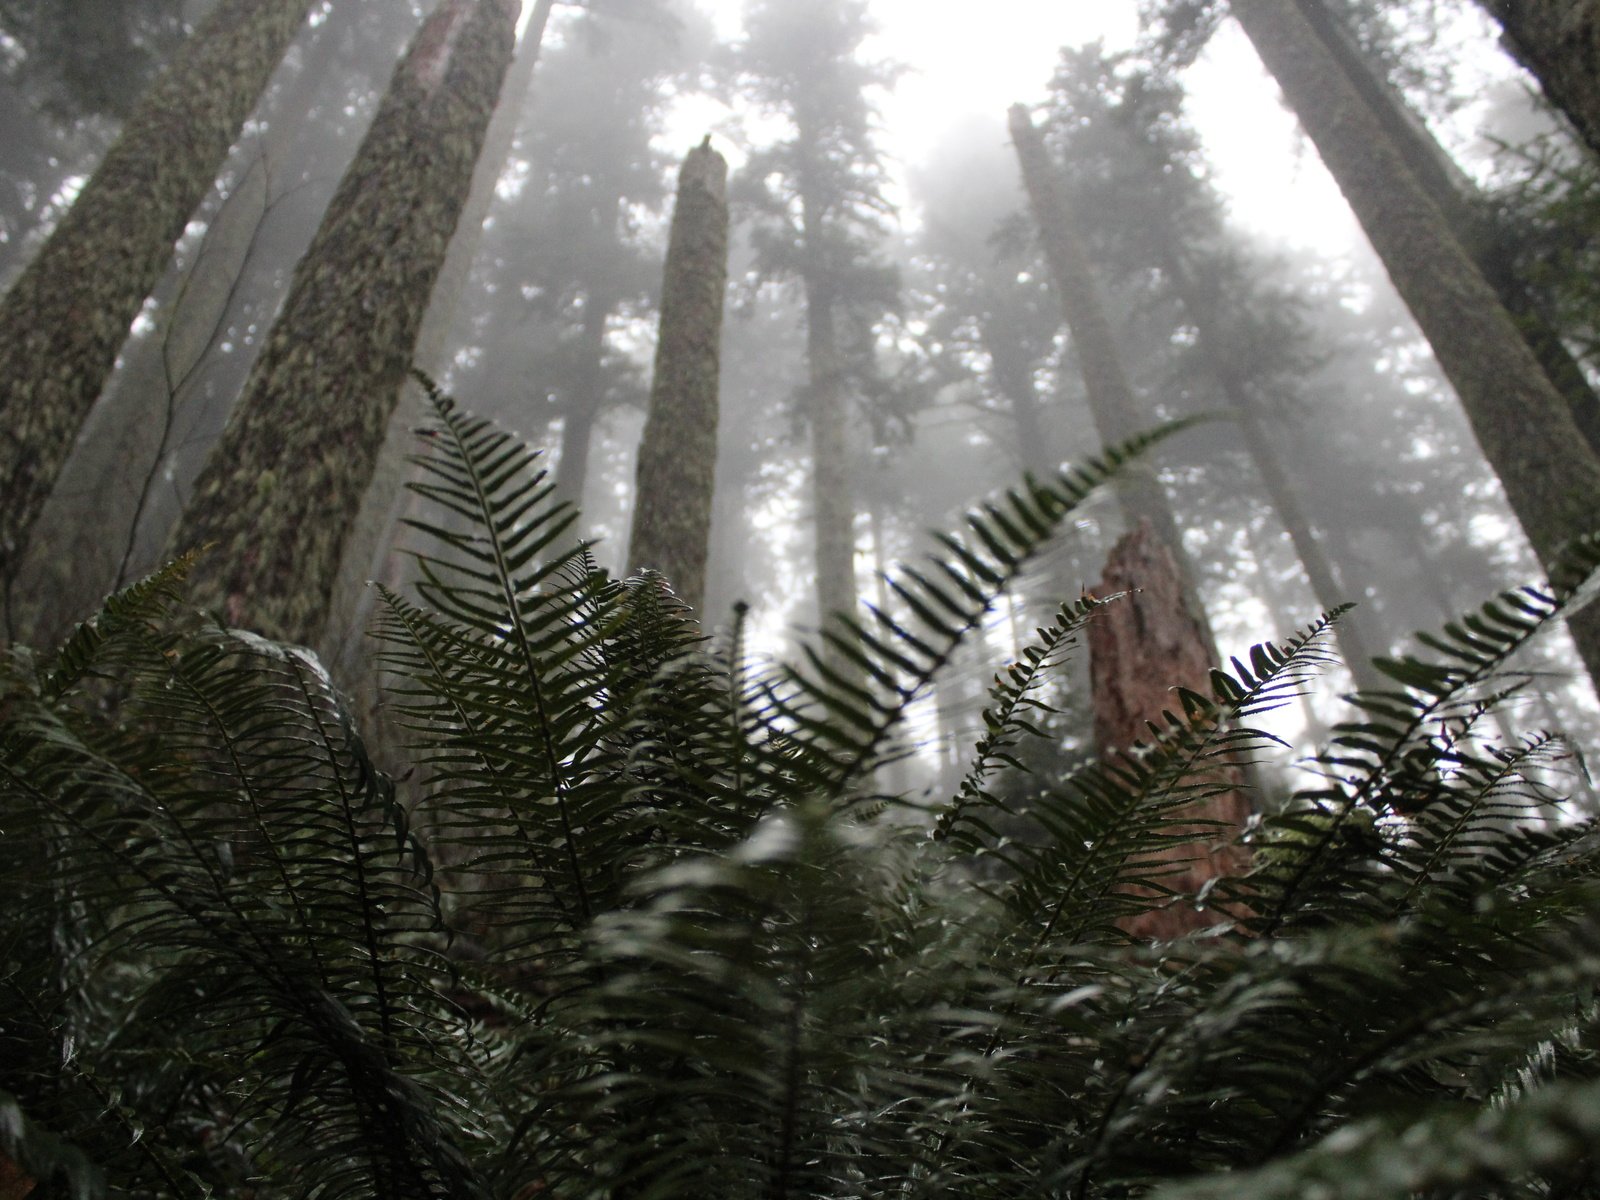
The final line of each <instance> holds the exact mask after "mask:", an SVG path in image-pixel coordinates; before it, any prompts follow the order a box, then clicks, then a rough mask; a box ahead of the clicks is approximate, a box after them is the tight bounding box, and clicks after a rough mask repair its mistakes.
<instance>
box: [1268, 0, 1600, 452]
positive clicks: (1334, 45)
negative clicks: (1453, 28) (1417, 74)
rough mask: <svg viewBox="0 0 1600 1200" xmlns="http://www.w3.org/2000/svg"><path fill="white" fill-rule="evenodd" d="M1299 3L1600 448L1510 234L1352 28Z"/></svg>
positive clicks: (1569, 363)
mask: <svg viewBox="0 0 1600 1200" xmlns="http://www.w3.org/2000/svg"><path fill="white" fill-rule="evenodd" d="M1299 6H1300V10H1301V12H1303V13H1304V14H1305V17H1306V20H1307V21H1308V22H1309V23H1310V25H1311V27H1312V28H1313V29H1314V30H1316V32H1317V36H1318V37H1319V38H1321V39H1322V43H1323V45H1325V46H1326V47H1327V49H1328V53H1329V54H1331V55H1332V56H1333V59H1334V61H1335V62H1337V63H1338V64H1339V69H1340V70H1342V71H1343V72H1344V74H1345V78H1347V79H1348V80H1349V81H1350V83H1351V85H1352V86H1354V87H1355V89H1356V90H1357V91H1358V92H1360V93H1361V98H1362V99H1363V100H1364V101H1365V102H1366V105H1367V107H1368V109H1370V110H1371V112H1372V115H1373V116H1374V117H1376V118H1377V120H1378V123H1379V124H1380V125H1382V126H1383V130H1384V132H1385V133H1386V134H1388V136H1389V139H1390V141H1391V142H1392V143H1393V145H1394V148H1395V149H1396V150H1397V151H1398V152H1399V153H1400V156H1401V157H1402V158H1403V159H1405V163H1406V166H1408V167H1410V168H1411V173H1412V175H1414V176H1415V177H1416V180H1417V183H1418V184H1420V185H1421V186H1422V189H1423V190H1424V191H1426V192H1427V193H1428V195H1429V197H1431V198H1432V200H1433V202H1434V203H1435V204H1437V205H1438V206H1439V211H1440V213H1441V214H1443V216H1444V219H1445V221H1446V222H1448V224H1449V226H1450V231H1451V233H1453V234H1454V235H1455V238H1456V241H1458V242H1460V243H1461V247H1462V249H1464V250H1465V251H1466V252H1467V254H1468V255H1469V256H1470V257H1471V258H1472V261H1473V262H1474V263H1476V264H1477V266H1478V270H1480V271H1482V272H1483V277H1484V279H1485V280H1487V281H1488V284H1489V286H1490V287H1492V288H1493V289H1494V292H1495V295H1497V296H1498V297H1499V298H1500V303H1501V304H1503V305H1505V308H1506V311H1507V312H1509V313H1510V314H1511V315H1512V317H1513V318H1515V320H1516V325H1517V331H1518V332H1519V333H1520V334H1521V335H1522V339H1523V340H1524V341H1525V342H1527V343H1528V349H1530V350H1532V351H1533V354H1534V357H1535V358H1537V359H1538V360H1539V365H1540V367H1542V368H1543V370H1544V373H1545V375H1546V376H1548V377H1549V379H1550V382H1551V383H1552V384H1554V385H1555V388H1556V390H1557V391H1559V392H1560V393H1561V394H1562V395H1563V396H1564V397H1566V401H1567V405H1568V407H1569V408H1570V409H1571V410H1572V419H1573V420H1574V421H1575V422H1576V423H1577V426H1578V429H1579V430H1580V431H1581V432H1582V434H1583V436H1584V438H1585V439H1586V440H1587V441H1588V443H1589V445H1590V447H1591V448H1592V449H1594V450H1595V451H1596V452H1597V453H1600V395H1597V394H1596V393H1595V390H1594V388H1593V387H1591V386H1590V384H1589V380H1588V377H1587V376H1586V375H1585V373H1584V370H1583V367H1582V366H1580V365H1579V363H1578V361H1577V360H1576V359H1575V358H1573V356H1572V352H1571V351H1570V350H1568V349H1567V347H1566V344H1565V343H1564V342H1563V341H1562V340H1561V334H1560V332H1559V331H1558V330H1557V329H1556V328H1555V326H1554V325H1552V324H1551V322H1550V319H1549V317H1548V316H1546V314H1545V313H1544V312H1542V311H1541V310H1540V308H1539V306H1538V304H1537V303H1536V302H1535V301H1534V298H1533V296H1532V295H1531V294H1530V292H1529V291H1528V287H1527V285H1526V283H1524V282H1523V280H1522V279H1521V277H1520V276H1519V275H1518V274H1517V271H1516V268H1515V265H1514V264H1513V262H1512V261H1511V253H1510V251H1509V250H1508V248H1507V247H1506V245H1505V239H1504V237H1503V236H1502V234H1501V232H1500V230H1499V229H1498V228H1497V227H1496V225H1495V222H1494V221H1493V220H1492V219H1490V217H1489V216H1488V211H1487V207H1486V204H1485V202H1484V199H1483V196H1482V194H1481V193H1480V192H1479V190H1478V187H1477V185H1476V184H1475V183H1473V181H1472V179H1471V177H1470V176H1468V175H1467V174H1466V173H1465V172H1464V171H1462V170H1461V169H1460V168H1459V167H1458V166H1456V164H1455V161H1454V160H1453V159H1452V158H1451V157H1450V155H1449V154H1448V153H1447V152H1446V151H1445V149H1444V147H1443V146H1441V145H1439V143H1438V141H1437V140H1436V139H1435V138H1434V136H1433V135H1432V134H1431V133H1429V132H1428V127H1427V126H1426V125H1425V124H1424V123H1423V122H1422V120H1421V119H1420V118H1419V117H1418V116H1417V115H1416V114H1415V113H1414V112H1412V111H1411V109H1410V107H1409V106H1408V105H1407V104H1406V102H1405V99H1404V97H1402V96H1401V95H1399V94H1398V93H1397V92H1396V91H1395V89H1394V87H1393V85H1391V84H1390V83H1389V81H1388V80H1387V79H1385V78H1383V76H1382V75H1380V74H1379V73H1378V72H1377V71H1376V70H1375V69H1374V68H1373V66H1372V64H1371V63H1370V62H1368V61H1367V58H1366V56H1365V55H1364V54H1363V53H1362V52H1361V48H1360V47H1359V46H1358V45H1357V44H1356V42H1355V40H1354V38H1352V37H1351V35H1350V32H1349V30H1348V29H1346V28H1345V27H1344V25H1343V24H1342V23H1341V22H1340V20H1339V19H1338V17H1337V16H1336V15H1335V14H1334V13H1332V12H1331V11H1329V9H1328V4H1327V0H1299Z"/></svg>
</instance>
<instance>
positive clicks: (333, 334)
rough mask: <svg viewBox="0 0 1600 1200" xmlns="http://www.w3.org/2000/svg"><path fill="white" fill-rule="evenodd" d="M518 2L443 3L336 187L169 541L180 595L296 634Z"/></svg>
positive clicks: (334, 559) (455, 212)
mask: <svg viewBox="0 0 1600 1200" xmlns="http://www.w3.org/2000/svg"><path fill="white" fill-rule="evenodd" d="M518 8H519V3H518V0H443V2H442V3H441V4H440V5H439V7H438V8H436V9H435V10H434V12H433V14H432V15H431V16H430V17H429V18H428V20H427V21H426V22H425V23H424V24H423V27H422V29H421V31H420V32H419V33H418V35H417V37H416V39H415V40H414V41H413V42H412V45H411V47H410V49H409V50H408V51H407V53H406V56H405V58H404V60H403V61H402V62H401V64H400V66H399V68H398V69H397V70H396V72H395V75H394V78H393V80H392V81H391V83H390V86H389V90H388V92H387V94H386V95H385V97H384V99H383V102H382V104H381V105H380V107H379V110H378V113H377V115H376V116H375V117H374V119H373V123H372V127H371V129H370V130H369V131H368V133H367V136H366V138H365V139H364V140H363V142H362V144H361V148H360V149H359V150H358V151H357V152H356V157H355V160H354V162H352V164H351V165H350V168H349V169H348V170H347V171H346V173H345V176H344V178H343V179H342V180H341V181H340V184H339V189H338V191H337V192H336V193H335V194H334V197H333V200H332V202H331V203H330V204H329V207H328V213H327V215H326V217H325V218H324V219H323V222H322V225H321V227H320V228H319V229H318V231H317V234H316V237H315V238H314V239H313V240H312V243H311V247H310V249H309V250H308V251H307V254H306V257H305V258H304V259H303V260H302V261H301V263H300V265H299V267H298V268H296V271H295V275H294V280H293V282H292V283H291V285H290V289H289V295H288V297H287V299H286V300H285V302H284V307H283V311H282V313H281V314H280V315H279V317H278V320H277V321H276V322H275V323H274V325H273V328H272V332H271V334H270V335H269V336H268V339H267V343H266V346H265V347H264V349H263V351H262V354H261V357H260V359H259V360H258V361H257V363H256V365H255V368H254V369H253V370H252V372H251V376H250V379H249V381H248V382H247V383H246V385H245V389H244V394H243V396H242V397H241V399H240V402H239V404H238V407H237V409H236V410H235V413H234V416H233V419H232V420H231V421H230V423H229V425H228V428H227V430H226V431H225V432H224V433H223V436H222V439H221V441H220V442H219V444H218V446H217V447H216V448H215V449H214V450H213V452H212V454H211V457H210V458H209V459H208V460H207V463H206V466H205V468H204V469H203V470H202V472H201V474H200V478H199V480H198V481H197V483H196V487H195V495H194V498H193V500H192V501H191V503H190V506H189V509H188V511H187V512H186V513H185V514H184V517H183V519H182V520H181V521H180V522H179V525H178V528H177V530H176V532H175V534H174V538H173V548H174V549H175V550H185V549H188V548H191V547H200V546H206V545H214V548H213V549H212V550H211V551H210V553H209V554H207V555H206V557H205V558H204V559H203V560H202V562H201V563H200V564H199V565H198V566H197V569H196V573H195V576H194V581H193V582H194V588H195V594H196V598H197V599H198V600H200V601H201V602H202V603H205V604H209V605H213V606H216V607H217V608H219V609H221V610H222V612H223V613H224V615H225V617H226V619H227V620H228V621H229V622H231V623H234V624H246V625H249V626H251V627H253V628H256V629H259V630H261V631H262V632H265V633H267V634H269V635H271V636H275V637H280V638H284V639H287V640H291V641H298V642H310V641H312V640H314V639H315V638H316V637H317V636H318V635H319V634H320V633H321V632H322V628H323V624H324V621H325V618H326V613H327V607H328V600H329V595H330V593H331V591H332V588H333V583H334V576H335V573H336V571H337V569H338V564H339V553H340V549H341V546H342V544H343V541H344V538H345V534H346V532H347V530H348V529H349V527H350V524H351V522H352V521H353V520H354V517H355V514H356V510H357V507H358V505H359V503H360V500H361V496H362V493H363V492H364V491H365V489H366V487H367V485H368V483H369V482H370V480H371V477H372V472H373V468H374V464H375V462H376V459H377V455H378V452H379V449H380V447H381V445H382V441H383V437H384V432H385V430H386V428H387V426H388V422H389V417H390V415H391V413H392V412H393V411H394V406H395V403H396V401H397V399H398V396H399V390H400V386H401V384H402V382H403V381H404V379H405V374H406V368H407V366H408V365H409V361H410V356H411V352H412V349H413V347H414V345H415V343H416V338H417V334H418V330H419V328H420V326H421V323H422V317H423V313H424V310H425V309H426V307H427V303H428V297H429V294H430V292H431V291H432V288H433V285H434V282H435V280H436V279H437V277H438V273H439V270H440V266H441V264H442V263H443V260H444V256H445V251H446V248H447V247H448V245H449V242H450V237H451V235H452V234H453V233H454V231H455V227H456V223H457V220H458V218H459V216H460V213H461V210H462V207H463V205H464V203H465V200H466V194H467V191H468V188H469V187H470V185H471V180H472V173H473V167H474V165H475V163H476V162H477V159H478V157H479V151H480V149H481V147H482V144H483V138H484V132H485V129H486V127H487V126H488V123H489V116H490V113H491V112H492V111H493V110H494V107H495V102H496V99H497V97H498V95H499V91H500V86H501V82H502V80H503V78H504V76H505V72H506V67H507V65H508V63H509V62H510V59H511V52H512V46H513V41H514V36H515V28H516V18H517V13H518Z"/></svg>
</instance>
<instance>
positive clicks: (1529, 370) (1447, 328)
mask: <svg viewBox="0 0 1600 1200" xmlns="http://www.w3.org/2000/svg"><path fill="white" fill-rule="evenodd" d="M1233 13H1234V16H1235V17H1236V18H1237V20H1238V21H1239V23H1240V25H1241V26H1243V28H1244V31H1245V33H1246V35H1247V36H1249V38H1250V40H1251V42H1252V43H1253V44H1254V45H1255V47H1256V51H1257V53H1258V54H1260V56H1261V60H1262V62H1263V63H1265V64H1266V66H1267V69H1268V70H1270V71H1271V72H1272V74H1273V75H1274V76H1275V77H1276V78H1277V80H1278V83H1279V85H1280V86H1281V87H1282V89H1283V91H1284V94H1285V96H1286V97H1287V99H1288V101H1289V103H1290V105H1291V106H1292V107H1293V108H1294V110H1295V112H1296V113H1297V114H1298V116H1299V118H1300V122H1301V124H1302V125H1303V126H1304V128H1305V130H1306V132H1307V133H1308V134H1309V135H1310V137H1311V140H1312V141H1313V142H1314V143H1315V144H1316V147H1317V150H1318V152H1319V153H1320V155H1321V156H1322V160H1323V162H1324V163H1325V164H1326V165H1327V167H1328V169H1329V171H1330V172H1331V173H1332V174H1333V177H1334V179H1335V180H1336V181H1337V182H1338V184H1339V187H1340V190H1341V191H1343V192H1344V195H1345V199H1346V200H1348V201H1349V203H1350V207H1351V208H1352V209H1353V210H1354V212H1355V214H1356V216H1357V218H1358V219H1359V220H1360V221H1361V224H1362V227H1363V228H1364V229H1365V230H1366V233H1367V237H1368V239H1369V240H1370V241H1371V242H1372V245H1373V248H1374V249H1375V250H1376V251H1377V252H1378V255H1379V257H1380V258H1382V260H1383V263H1384V266H1385V267H1386V268H1387V270H1388V272H1389V277H1390V279H1391V280H1392V281H1393V282H1394V285H1395V288H1396V290H1397V291H1398V292H1399V293H1400V296H1401V298H1402V299H1404V300H1405V302H1406V305H1407V306H1408V307H1409V308H1410V309H1411V312H1412V315H1413V316H1414V317H1415V318H1416V320H1417V324H1418V325H1419V326H1420V327H1421V328H1422V332H1423V334H1424V335H1425V336H1426V337H1427V339H1428V341H1429V342H1430V343H1431V344H1432V346H1433V350H1434V354H1435V356H1436V357H1437V358H1438V360H1439V365H1440V367H1441V368H1442V369H1443V370H1444V372H1445V374H1446V376H1447V377H1448V378H1449V380H1450V382H1451V385H1452V386H1453V387H1454V388H1455V390H1456V394H1457V395H1458V396H1459V397H1460V398H1461V402H1462V405H1463V407H1464V408H1465V410H1466V413H1467V418H1468V420H1469V421H1470V422H1471V424H1472V428H1473V432H1474V433H1475V434H1476V435H1477V439H1478V443H1479V445H1480V446H1481V447H1482V448H1483V450H1484V453H1485V455H1486V456H1487V458H1488V460H1489V462H1490V464H1491V465H1493V467H1494V468H1495V470H1496V471H1497V472H1498V474H1499V476H1500V481H1501V484H1502V485H1503V486H1504V488H1505V492H1506V498H1507V499H1508V500H1509V501H1510V503H1511V508H1512V510H1513V511H1514V512H1515V513H1516V514H1517V517H1518V519H1519V520H1520V521H1521V522H1522V527H1523V529H1524V530H1525V531H1526V532H1527V535H1528V540H1529V541H1530V542H1531V543H1532V544H1533V548H1534V550H1535V551H1536V552H1537V553H1538V555H1539V557H1540V559H1541V561H1543V562H1544V563H1545V565H1546V566H1547V567H1548V566H1549V565H1551V564H1552V563H1553V562H1554V561H1555V560H1556V558H1557V557H1558V556H1559V555H1560V553H1561V551H1562V548H1563V547H1564V546H1565V545H1566V544H1567V543H1568V542H1569V541H1570V540H1571V539H1572V538H1574V537H1576V536H1578V535H1580V534H1583V533H1587V532H1589V531H1590V530H1591V529H1593V528H1594V527H1595V524H1596V516H1597V512H1600V462H1597V461H1596V459H1595V457H1594V455H1593V453H1592V452H1591V451H1590V450H1589V449H1588V446H1587V445H1586V443H1585V442H1584V440H1583V437H1582V435H1581V434H1580V433H1579V432H1578V428H1577V426H1576V424H1575V423H1574V422H1573V418H1572V414H1571V413H1570V412H1569V411H1568V409H1567V405H1566V402H1565V400H1564V399H1563V397H1562V396H1561V394H1560V393H1559V392H1557V391H1556V390H1555V388H1554V387H1553V386H1552V385H1551V384H1550V381H1549V380H1548V379H1547V378H1546V377H1545V375H1544V372H1543V371H1542V370H1541V369H1540V366H1539V362H1538V360H1537V359H1536V358H1534V356H1533V354H1532V352H1531V351H1530V350H1529V349H1528V347H1527V345H1526V343H1524V342H1523V340H1522V337H1521V335H1520V334H1519V333H1518V332H1517V328H1516V326H1515V324H1513V322H1512V320H1511V318H1510V316H1509V315H1508V314H1507V313H1506V311H1505V309H1504V307H1503V306H1502V305H1501V304H1500V302H1499V298H1498V297H1497V296H1496V295H1495V293H1494V291H1493V289H1492V288H1490V286H1489V285H1488V283H1487V282H1486V281H1485V280H1484V278H1483V275H1482V273H1481V272H1480V271H1479V270H1478V269H1477V267H1476V266H1475V265H1474V264H1473V262H1472V261H1471V259H1470V258H1469V257H1468V256H1467V254H1466V252H1465V251H1464V250H1463V249H1462V248H1461V246H1460V244H1459V243H1458V242H1457V241H1456V239H1455V238H1454V237H1453V236H1452V235H1451V233H1450V230H1449V227H1448V225H1447V224H1446V223H1445V220H1444V218H1443V216H1442V215H1441V214H1440V212H1439V209H1438V206H1437V205H1435V204H1434V202H1433V201H1432V199H1430V198H1429V196H1428V195H1427V193H1426V192H1425V191H1424V190H1423V188H1422V187H1421V185H1420V184H1418V183H1417V181H1416V177H1415V176H1414V175H1413V174H1412V173H1411V171H1410V169H1409V168H1407V166H1406V165H1405V162H1404V160H1403V159H1402V158H1401V156H1400V155H1399V154H1398V153H1397V152H1396V151H1395V150H1394V148H1393V147H1392V146H1391V145H1390V143H1389V140H1388V138H1387V137H1385V136H1384V132H1383V128H1382V126H1381V125H1380V124H1379V123H1378V121H1377V119H1376V118H1375V117H1373V115H1372V113H1371V110H1370V109H1368V108H1367V106H1366V104H1365V103H1364V102H1363V101H1362V99H1361V96H1360V94H1359V92H1357V91H1356V89H1355V88H1354V87H1352V86H1351V85H1350V83H1349V81H1348V80H1347V79H1346V78H1345V77H1344V75H1343V73H1342V72H1341V71H1340V70H1339V69H1338V65H1337V64H1336V63H1335V62H1334V61H1333V59H1332V58H1331V56H1330V55H1329V54H1328V52H1327V50H1326V48H1325V47H1324V46H1323V44H1322V42H1321V41H1320V39H1318V37H1317V36H1316V33H1315V31H1314V30H1313V29H1312V28H1311V26H1310V25H1309V24H1308V23H1307V22H1306V20H1305V17H1304V15H1303V14H1302V13H1301V12H1300V10H1299V9H1298V8H1297V7H1295V6H1294V5H1291V4H1284V3H1281V0H1233ZM1571 626H1572V632H1573V636H1574V638H1575V639H1576V641H1577V643H1578V649H1579V652H1580V654H1581V655H1582V658H1583V661H1584V663H1585V664H1586V665H1587V667H1588V669H1589V673H1590V675H1591V676H1595V677H1600V611H1597V610H1596V609H1594V608H1592V607H1591V608H1589V609H1587V610H1585V611H1584V612H1582V613H1580V614H1579V615H1578V616H1577V617H1576V618H1574V619H1573V621H1572V622H1571Z"/></svg>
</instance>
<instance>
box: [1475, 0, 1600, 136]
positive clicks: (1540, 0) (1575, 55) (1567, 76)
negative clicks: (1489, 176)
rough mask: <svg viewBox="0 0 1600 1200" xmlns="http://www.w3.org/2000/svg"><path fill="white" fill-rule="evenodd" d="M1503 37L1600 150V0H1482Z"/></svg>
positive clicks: (1581, 134) (1579, 131) (1578, 129)
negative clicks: (1501, 31)
mask: <svg viewBox="0 0 1600 1200" xmlns="http://www.w3.org/2000/svg"><path fill="white" fill-rule="evenodd" d="M1483 3H1484V7H1485V8H1487V9H1488V10H1489V11H1490V12H1491V13H1493V14H1494V16H1495V19H1496V20H1498V21H1499V22H1500V27H1501V28H1502V29H1503V30H1505V43H1506V46H1507V47H1508V48H1509V49H1510V51H1511V52H1512V54H1514V55H1515V56H1516V57H1517V58H1518V59H1519V60H1520V61H1521V62H1522V64H1523V65H1524V66H1525V67H1527V68H1528V70H1530V71H1532V72H1533V73H1534V74H1535V75H1536V76H1538V79H1539V85H1540V86H1541V87H1542V88H1543V89H1544V94H1545V95H1546V96H1548V97H1549V99H1550V102H1551V103H1552V104H1554V105H1555V106H1556V107H1557V108H1559V109H1560V110H1561V111H1562V112H1564V113H1566V114H1567V117H1568V119H1569V120H1571V122H1572V124H1573V127H1574V128H1575V129H1576V130H1577V131H1578V134H1579V136H1581V137H1582V138H1583V140H1584V141H1586V142H1587V143H1588V144H1589V148H1590V149H1591V150H1593V151H1594V152H1595V153H1596V154H1600V0H1483Z"/></svg>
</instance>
